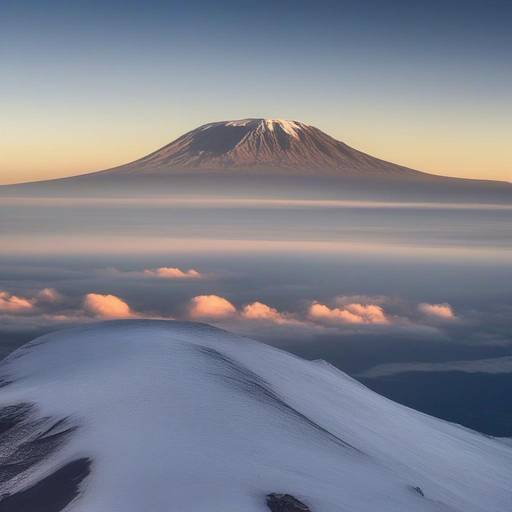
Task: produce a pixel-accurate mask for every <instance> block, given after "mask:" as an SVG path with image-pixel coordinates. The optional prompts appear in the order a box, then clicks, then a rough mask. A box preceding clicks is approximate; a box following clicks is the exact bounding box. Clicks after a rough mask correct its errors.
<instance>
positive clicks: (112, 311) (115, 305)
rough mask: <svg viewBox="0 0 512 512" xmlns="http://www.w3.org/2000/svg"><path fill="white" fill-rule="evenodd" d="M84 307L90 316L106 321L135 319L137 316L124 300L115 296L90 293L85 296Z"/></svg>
mask: <svg viewBox="0 0 512 512" xmlns="http://www.w3.org/2000/svg"><path fill="white" fill-rule="evenodd" d="M83 306H84V309H85V311H86V312H88V313H89V314H91V315H93V316H96V317H99V318H104V319H114V318H133V317H136V316H137V315H136V314H135V313H134V312H133V311H132V310H131V309H130V306H129V305H128V304H127V303H126V302H125V301H124V300H122V299H120V298H119V297H116V296H115V295H101V294H99V293H88V294H87V295H86V296H85V299H84V303H83Z"/></svg>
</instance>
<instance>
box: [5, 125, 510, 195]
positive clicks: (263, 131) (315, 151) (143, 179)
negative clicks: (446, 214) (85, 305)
mask: <svg viewBox="0 0 512 512" xmlns="http://www.w3.org/2000/svg"><path fill="white" fill-rule="evenodd" d="M13 193H14V194H29V195H31V194H34V195H48V194H50V195H54V194H57V195H76V194H78V195H98V194H99V195H126V194H128V195H133V194H137V195H139V194H144V193H149V194H194V195H197V194H199V195H202V194H213V195H240V194H242V195H249V196H279V197H285V196H293V197H315V198H327V197H329V198H345V199H347V198H349V199H375V198H378V199H388V200H403V199H405V200H427V201H434V200H435V201H445V200H448V201H453V200H455V201H469V202H510V201H511V200H512V185H511V184H509V183H504V182H497V181H489V180H470V179H459V178H449V177H443V176H438V175H433V174H428V173H424V172H420V171H416V170H414V169H409V168H407V167H403V166H401V165H397V164H394V163H391V162H386V161H384V160H381V159H379V158H375V157H373V156H370V155H368V154H366V153H363V152H361V151H358V150H356V149H354V148H351V147H350V146H347V145H346V144H345V143H343V142H340V141H338V140H336V139H334V138H333V137H331V136H329V135H327V134H326V133H324V132H322V131H321V130H319V129H318V128H315V127H314V126H310V125H307V124H304V123H301V122H298V121H285V120H280V119H241V120H237V121H221V122H216V123H209V124H205V125H203V126H200V127H199V128H196V129H195V130H192V131H190V132H188V133H186V134H184V135H182V136H181V137H179V138H178V139H176V140H175V141H173V142H171V143H170V144H168V145H166V146H164V147H163V148H160V149H158V150H157V151H155V152H153V153H151V154H149V155H147V156H145V157H143V158H140V159H139V160H135V161H134V162H130V163H128V164H125V165H121V166H118V167H114V168H112V169H107V170H104V171H97V172H92V173H88V174H83V175H80V176H72V177H69V178H62V179H56V180H47V181H43V182H34V183H27V184H20V185H13V186H4V187H0V195H6V194H7V195H10V194H13Z"/></svg>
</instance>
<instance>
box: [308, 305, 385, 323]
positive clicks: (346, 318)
mask: <svg viewBox="0 0 512 512" xmlns="http://www.w3.org/2000/svg"><path fill="white" fill-rule="evenodd" d="M308 316H309V318H310V319H311V320H314V321H323V322H326V323H331V324H338V323H340V324H380V325H387V324H389V323H390V322H389V320H388V318H387V317H386V315H385V313H384V310H383V309H382V307H381V306H378V305H376V304H357V303H354V304H345V305H344V306H343V307H339V308H330V307H329V306H326V305H325V304H320V303H319V302H314V303H313V304H311V306H310V307H309V310H308Z"/></svg>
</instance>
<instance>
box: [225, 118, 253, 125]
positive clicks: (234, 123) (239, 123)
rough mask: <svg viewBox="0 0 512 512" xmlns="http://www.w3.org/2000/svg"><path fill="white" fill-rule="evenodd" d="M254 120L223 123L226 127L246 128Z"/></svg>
mask: <svg viewBox="0 0 512 512" xmlns="http://www.w3.org/2000/svg"><path fill="white" fill-rule="evenodd" d="M253 121H254V119H237V120H235V121H227V122H226V123H225V125H226V126H247V125H248V124H249V123H251V122H253Z"/></svg>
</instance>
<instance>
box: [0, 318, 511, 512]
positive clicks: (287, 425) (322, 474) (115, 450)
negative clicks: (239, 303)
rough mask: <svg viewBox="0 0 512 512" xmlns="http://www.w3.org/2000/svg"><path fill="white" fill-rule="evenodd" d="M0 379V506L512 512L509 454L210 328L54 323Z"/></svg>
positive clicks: (95, 510)
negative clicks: (276, 505) (271, 500)
mask: <svg viewBox="0 0 512 512" xmlns="http://www.w3.org/2000/svg"><path fill="white" fill-rule="evenodd" d="M0 376H1V378H2V382H3V387H2V389H1V393H0V408H1V409H2V411H3V420H2V421H0V430H2V431H4V435H3V439H4V441H5V439H6V436H7V438H8V439H9V443H8V444H6V443H5V442H3V443H2V442H0V458H1V459H2V460H1V462H2V467H3V468H7V469H8V470H6V471H0V485H1V488H0V494H1V495H2V498H1V499H0V510H2V512H3V511H7V512H11V511H16V510H23V511H24V512H25V511H28V512H31V511H32V510H34V511H35V510H38V509H37V508H33V505H31V500H34V499H37V501H38V503H39V505H40V504H41V500H43V501H44V500H46V501H47V502H48V508H45V510H50V511H58V510H61V509H62V508H63V507H65V506H66V504H67V508H66V510H69V511H87V512H141V511H151V512H169V511H176V512H188V511H198V512H199V511H201V512H202V511H208V512H264V511H266V510H267V508H266V504H265V496H266V495H267V494H269V493H272V492H277V493H283V492H284V493H289V494H292V495H293V496H295V497H297V498H298V499H300V500H301V501H303V502H304V503H306V504H307V505H308V506H309V507H310V509H311V510H312V511H318V512H345V511H346V512H363V511H364V512H377V511H378V512H387V511H404V512H405V511H407V512H410V511H418V512H421V511H460V512H462V511H463V512H472V511H482V512H483V511H485V512H493V511H499V512H505V511H510V510H512V447H509V446H507V445H505V444H502V443H500V442H497V441H496V440H494V439H491V438H488V437H486V436H483V435H480V434H478V433H476V432H472V431H469V430H467V429H464V428H461V427H459V426H456V425H453V424H450V423H447V422H444V421H441V420H438V419H435V418H432V417H429V416H426V415H424V414H421V413H419V412H416V411H413V410H411V409H408V408H406V407H403V406H400V405H398V404H396V403H393V402H391V401H389V400H387V399H385V398H383V397H381V396H379V395H377V394H375V393H373V392H372V391H370V390H369V389H367V388H365V387H364V386H362V385H361V384H359V383H358V382H356V381H354V380H353V379H351V378H350V377H348V376H347V375H345V374H343V373H342V372H339V371H337V370H336V369H334V368H333V367H331V366H330V365H328V364H327V363H323V362H320V363H319V362H308V361H305V360H302V359H300V358H297V357H294V356H291V355H290V354H287V353H285V352H282V351H279V350H276V349H274V348H271V347H268V346H266V345H263V344H261V343H258V342H255V341H252V340H249V339H246V338H241V337H238V336H235V335H232V334H230V333H227V332H225V331H222V330H219V329H215V328H213V327H209V326H205V325H200V324H189V323H178V322H164V321H122V322H109V323H103V324H97V325H95V326H89V327H83V328H78V329H73V330H68V331H61V332H57V333H53V334H49V335H46V336H43V337H41V338H38V339H37V340H35V341H33V342H32V343H30V344H28V345H26V346H25V347H22V348H21V349H20V350H18V351H17V352H15V353H14V354H12V355H11V356H10V357H9V358H8V359H7V360H6V361H4V362H3V364H2V366H1V369H0ZM20 404H24V405H22V406H20ZM16 407H17V408H16ZM20 407H25V409H20ZM13 411H14V412H13ZM5 418H7V419H5ZM5 432H7V434H5ZM34 454H35V455H34ZM59 469H60V472H59V471H58V470H59ZM56 482H57V483H56ZM57 484H58V485H57ZM52 485H54V487H52ZM73 485H75V487H77V489H76V490H78V489H79V490H80V492H79V493H78V495H77V492H75V493H73V489H72V488H73ZM415 487H419V488H421V492H420V491H419V490H418V489H414V488H415ZM52 489H58V491H52ZM65 490H69V493H68V496H67V497H66V496H59V499H58V500H57V502H58V503H52V499H53V501H55V494H59V493H60V494H64V491H65ZM43 491H44V492H43ZM422 493H423V494H424V496H422V495H421V494H422ZM52 496H53V498H52ZM31 506H32V508H31ZM52 507H53V508H52Z"/></svg>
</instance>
